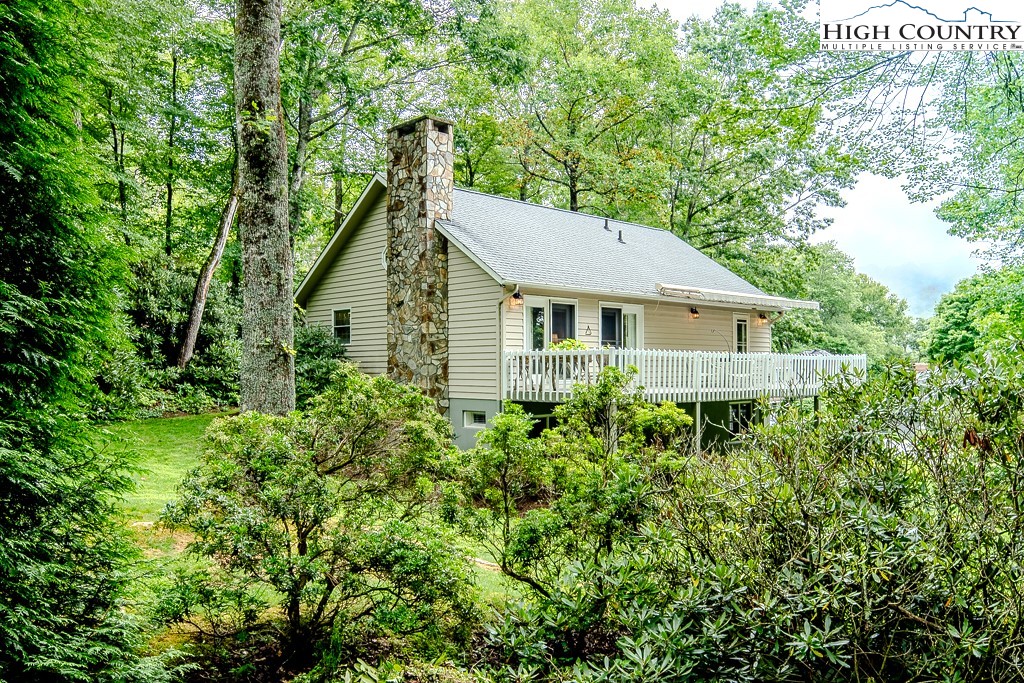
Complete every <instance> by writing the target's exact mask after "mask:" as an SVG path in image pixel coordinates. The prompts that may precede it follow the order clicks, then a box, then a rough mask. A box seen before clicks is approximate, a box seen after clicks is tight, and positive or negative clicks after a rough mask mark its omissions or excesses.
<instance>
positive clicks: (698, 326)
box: [505, 290, 772, 353]
mask: <svg viewBox="0 0 1024 683" xmlns="http://www.w3.org/2000/svg"><path fill="white" fill-rule="evenodd" d="M524 293H525V294H526V295H527V296H530V295H536V296H546V297H550V298H553V299H564V300H569V301H576V304H577V308H576V311H577V313H576V319H577V338H578V339H580V340H581V341H583V342H585V343H586V344H588V345H589V346H594V347H597V346H598V345H599V344H600V341H601V336H600V335H601V304H616V303H620V304H634V305H642V306H643V307H644V337H643V346H644V348H646V349H691V350H699V351H732V350H733V348H734V343H735V341H734V336H735V334H736V331H735V329H734V325H733V314H734V313H737V314H742V315H746V316H747V318H748V321H749V327H748V333H747V336H748V351H749V352H751V353H761V352H768V351H771V347H772V337H771V334H772V333H771V326H770V325H768V324H767V323H762V322H761V321H760V319H759V318H758V313H759V311H752V310H750V309H725V308H711V307H710V306H700V305H698V306H697V309H698V310H699V311H700V318H698V319H696V320H694V319H693V318H691V317H690V307H691V304H689V303H676V302H668V301H662V302H651V301H644V300H642V299H617V298H615V297H614V296H607V297H601V298H592V297H580V296H572V295H570V296H564V295H560V294H559V293H558V292H557V291H555V290H545V291H529V292H526V291H525V290H524ZM505 310H506V316H505V348H506V349H508V350H513V349H522V348H524V345H523V344H524V340H523V334H524V329H525V328H524V321H523V312H522V308H520V309H518V310H509V309H508V307H506V309H505ZM723 337H724V339H723Z"/></svg>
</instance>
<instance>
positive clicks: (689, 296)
mask: <svg viewBox="0 0 1024 683" xmlns="http://www.w3.org/2000/svg"><path fill="white" fill-rule="evenodd" d="M655 287H656V288H657V290H658V294H661V295H662V296H669V297H672V298H675V299H685V300H687V301H695V302H696V301H703V302H706V303H716V304H739V305H741V306H751V307H754V308H762V309H765V310H770V311H788V310H791V309H794V308H807V309H810V310H812V311H816V310H818V309H820V308H821V305H820V304H818V302H817V301H804V300H802V299H786V298H784V297H781V296H768V295H767V294H744V293H742V292H725V291H722V290H718V289H705V288H703V287H685V286H683V285H668V284H663V283H661V282H659V283H658V284H656V285H655Z"/></svg>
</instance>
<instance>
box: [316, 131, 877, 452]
mask: <svg viewBox="0 0 1024 683" xmlns="http://www.w3.org/2000/svg"><path fill="white" fill-rule="evenodd" d="M452 137H453V136H452V124H451V122H448V121H442V120H440V119H436V118H429V117H422V118H419V119H416V120H413V121H409V122H407V123H404V124H402V125H399V126H397V127H395V128H394V129H392V130H391V131H390V132H389V134H388V169H387V177H386V178H385V177H382V176H377V177H374V178H373V179H372V180H371V181H370V183H369V185H367V187H366V189H365V190H364V191H363V193H362V195H361V196H360V197H359V199H358V201H357V202H356V204H355V206H354V207H353V209H352V211H351V212H350V213H349V215H348V216H347V218H346V220H345V221H344V223H343V224H342V225H341V227H340V228H339V229H338V231H337V232H336V233H335V234H334V236H333V237H332V238H331V240H330V242H329V243H328V244H327V246H326V248H325V249H324V250H323V252H322V253H321V254H320V256H319V258H318V259H317V260H316V262H315V263H314V265H313V267H312V268H311V269H310V271H309V273H308V274H307V275H306V277H305V278H304V279H303V281H302V283H301V284H300V285H299V288H298V290H297V293H296V300H297V302H298V304H299V305H300V306H302V307H303V308H305V309H306V315H307V320H308V321H309V322H310V323H312V324H319V325H326V326H329V327H331V328H332V329H333V331H334V334H335V336H337V337H338V338H340V339H342V340H344V342H345V344H346V345H347V348H348V355H349V357H350V358H351V359H353V360H354V361H356V362H358V363H359V365H360V367H361V368H362V369H363V370H364V371H365V372H368V373H371V374H372V373H389V374H390V375H392V376H393V377H395V378H397V379H400V380H402V381H405V382H409V383H412V384H415V385H417V386H419V387H421V388H422V389H423V390H424V391H425V392H426V393H427V394H428V395H429V396H431V397H432V398H433V399H434V400H435V401H436V402H437V405H438V408H439V410H441V411H443V412H444V413H446V414H447V415H448V416H449V419H450V420H451V421H452V423H453V425H454V427H455V431H456V441H457V443H458V445H460V446H461V447H464V448H465V447H470V446H472V445H473V443H474V441H475V437H476V434H477V433H478V432H479V430H480V429H482V428H483V427H484V426H485V425H486V424H487V422H488V421H489V420H490V419H491V417H492V416H493V415H494V414H495V413H496V412H498V411H499V410H501V406H502V403H503V402H505V401H516V402H520V403H523V404H525V405H526V407H527V409H528V410H529V411H530V412H532V413H533V414H534V415H537V416H546V415H550V413H551V409H552V407H553V405H554V404H556V403H558V402H560V401H563V400H565V398H566V397H567V396H569V395H570V393H571V391H572V387H573V386H574V385H575V384H576V383H577V382H587V381H590V380H592V379H593V378H594V377H595V376H596V375H597V373H598V372H600V370H601V368H603V367H605V366H607V365H616V366H619V367H621V368H627V367H629V366H636V367H637V368H638V370H639V375H638V383H639V384H640V385H641V386H643V387H644V391H645V394H646V395H647V397H648V398H650V399H651V400H654V401H662V400H669V401H673V402H676V403H679V404H682V405H684V407H686V408H687V409H688V410H689V411H690V412H691V413H692V414H693V415H694V416H695V417H696V418H697V424H698V425H699V429H698V430H696V433H697V435H698V436H697V438H698V439H700V438H702V437H701V435H703V439H704V441H705V442H707V441H710V440H712V439H721V438H724V437H728V435H729V434H731V433H734V432H736V431H738V430H740V429H742V428H743V427H744V426H745V425H746V424H747V423H748V422H749V421H750V420H751V419H752V416H753V407H752V401H753V400H754V399H756V398H757V397H760V396H765V395H767V396H771V397H774V398H781V397H784V396H813V395H816V394H817V392H818V389H819V387H820V382H821V376H822V374H823V373H829V374H834V373H836V372H839V371H840V370H841V368H842V367H843V366H844V365H851V366H854V367H857V368H864V367H865V365H866V362H865V358H864V357H863V356H799V355H783V354H773V353H770V351H771V330H772V324H773V323H774V322H775V321H776V320H778V319H779V317H780V316H781V315H783V314H784V313H785V312H786V311H788V310H790V309H794V308H817V307H818V304H817V303H815V302H811V301H798V300H793V299H784V298H780V297H775V296H769V295H768V294H766V293H764V292H762V291H761V290H759V289H758V288H756V287H754V286H753V285H751V284H750V283H749V282H746V281H745V280H743V279H742V278H741V277H739V276H738V275H736V274H735V273H732V272H731V271H729V270H728V269H726V268H724V267H722V266H721V265H719V264H717V263H716V262H714V261H713V260H712V259H710V258H708V257H707V256H705V255H704V254H702V253H700V252H699V251H697V250H696V249H694V248H693V247H691V246H690V245H688V244H687V243H686V242H684V241H683V240H681V239H679V238H678V237H676V236H674V235H673V234H671V233H669V232H667V231H665V230H660V229H655V228H650V227H646V226H643V225H636V224H633V223H625V222H621V221H616V220H608V219H605V218H602V217H598V216H591V215H586V214H582V213H575V212H570V211H564V210H561V209H555V208H550V207H545V206H539V205H536V204H531V203H528V202H522V201H516V200H513V199H507V198H504V197H497V196H493V195H487V194H482V193H480V192H475V191H472V190H463V189H458V188H456V187H455V186H454V180H453V144H452ZM570 339H572V340H577V341H576V342H574V343H572V345H573V346H576V347H582V348H571V349H552V348H551V347H552V345H557V344H560V343H562V342H565V340H570Z"/></svg>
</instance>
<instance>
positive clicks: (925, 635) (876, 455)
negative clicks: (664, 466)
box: [480, 354, 1024, 681]
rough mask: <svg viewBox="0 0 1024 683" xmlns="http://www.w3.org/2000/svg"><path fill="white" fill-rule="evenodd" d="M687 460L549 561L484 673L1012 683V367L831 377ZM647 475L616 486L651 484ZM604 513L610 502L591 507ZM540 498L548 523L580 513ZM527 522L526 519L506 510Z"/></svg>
mask: <svg viewBox="0 0 1024 683" xmlns="http://www.w3.org/2000/svg"><path fill="white" fill-rule="evenodd" d="M825 400H826V408H825V409H824V410H823V411H822V412H820V413H818V414H811V413H808V412H807V411H806V410H804V409H801V408H800V406H798V405H793V406H780V407H778V408H777V409H775V410H774V411H773V412H774V420H773V421H772V424H771V425H770V426H761V427H757V428H755V429H753V430H752V432H751V433H750V434H749V435H748V436H747V437H746V439H745V441H744V443H743V444H742V445H741V446H740V447H739V448H738V449H737V450H736V451H735V452H733V453H731V454H730V455H728V456H725V457H719V456H710V455H700V456H697V455H694V456H691V457H689V458H686V459H685V460H683V461H680V462H678V463H677V467H676V468H675V469H674V475H673V477H672V478H671V479H663V480H662V484H661V486H664V487H667V490H668V492H669V493H668V495H666V497H664V498H660V499H659V501H660V503H659V509H658V514H656V515H649V516H647V519H646V521H645V522H644V523H643V524H641V525H640V526H638V527H636V528H635V531H634V533H633V534H631V535H629V536H622V537H620V538H619V540H618V542H617V544H616V546H615V548H614V551H613V552H609V553H607V554H604V555H600V556H596V557H593V558H592V559H588V558H586V557H580V556H574V555H571V554H569V553H567V552H565V551H560V553H559V554H560V556H561V557H562V558H564V559H563V561H562V563H561V564H560V566H559V569H558V572H557V574H556V576H555V580H553V581H550V582H548V583H547V584H546V590H544V591H535V592H533V593H531V594H530V596H529V599H527V600H525V601H524V602H522V603H520V604H515V605H511V606H510V607H509V608H508V609H507V610H506V611H505V612H504V613H503V614H502V615H501V616H500V617H499V618H498V619H497V620H496V621H495V622H494V623H493V624H492V625H491V626H490V627H489V631H488V636H487V645H486V647H485V648H484V649H483V650H482V651H481V653H480V654H481V656H482V657H483V658H484V660H485V661H486V662H487V663H488V665H489V669H490V670H491V671H492V672H493V673H494V674H495V676H496V677H497V678H499V679H500V680H517V681H523V680H548V681H554V680H573V681H630V680H632V681H676V680H748V681H765V680H769V681H772V680H774V681H802V680H822V681H847V680H858V679H859V680H874V681H934V680H948V681H1013V680H1019V678H1020V676H1021V675H1022V673H1024V668H1022V667H1024V664H1022V662H1021V660H1020V658H1019V657H1018V656H1017V654H1016V650H1017V644H1018V642H1019V633H1020V629H1021V628H1022V627H1024V600H1021V598H1020V594H1019V590H1018V587H1019V585H1020V582H1021V580H1022V578H1024V577H1022V576H1021V570H1020V567H1021V566H1022V564H1024V524H1022V522H1021V516H1020V514H1019V512H1018V511H1019V506H1020V503H1021V501H1022V500H1024V463H1022V456H1024V442H1022V440H1021V439H1020V434H1021V433H1022V431H1024V363H1022V362H1021V360H1020V355H1019V354H1007V355H1003V356H992V357H987V358H982V357H978V358H975V359H974V361H973V363H972V364H971V365H968V366H964V367H962V368H952V369H948V370H938V371H934V372H933V373H931V374H930V375H929V376H928V378H927V379H926V380H925V381H923V382H922V381H919V380H918V379H917V377H916V376H915V374H914V372H913V370H912V369H911V368H908V367H902V366H890V367H888V368H887V369H886V370H885V371H884V372H880V373H878V374H877V376H875V377H873V378H871V379H869V380H868V381H867V382H866V383H865V384H863V385H861V384H859V383H858V382H853V381H850V379H849V378H840V379H837V380H836V382H835V383H834V384H833V386H832V387H831V388H830V390H829V391H828V393H827V395H826V397H825ZM652 481H655V480H653V479H650V478H647V479H644V480H640V481H638V482H637V483H636V484H633V485H632V487H631V488H632V489H634V490H643V488H644V487H645V486H650V484H651V482H652ZM602 507H603V509H604V510H605V511H610V510H613V509H614V508H613V507H612V506H611V505H610V504H609V503H604V504H603V506H602ZM567 512H569V510H568V509H567V508H562V507H560V506H559V505H557V504H556V505H552V506H551V508H550V512H549V513H548V516H549V519H550V520H552V521H553V523H549V526H548V528H549V529H557V528H559V526H560V525H562V524H565V523H567V522H574V523H577V524H579V525H581V526H582V528H586V527H588V526H590V525H591V524H592V523H591V522H590V521H589V520H590V519H591V518H595V517H596V515H595V512H594V511H593V510H588V511H586V512H585V514H581V513H573V514H568V515H567ZM516 523H517V524H518V525H519V526H521V527H526V526H528V525H529V524H530V521H529V515H525V516H523V517H522V518H521V520H517V522H516Z"/></svg>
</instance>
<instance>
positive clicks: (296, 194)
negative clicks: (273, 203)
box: [288, 93, 313, 235]
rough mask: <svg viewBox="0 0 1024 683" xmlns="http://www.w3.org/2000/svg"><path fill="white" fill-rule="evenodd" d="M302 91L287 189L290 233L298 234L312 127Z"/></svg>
mask: <svg viewBox="0 0 1024 683" xmlns="http://www.w3.org/2000/svg"><path fill="white" fill-rule="evenodd" d="M306 98H307V95H306V94H305V93H303V95H302V96H301V97H299V120H298V126H297V131H296V140H295V162H294V163H293V164H292V174H291V187H290V188H289V190H288V199H289V207H288V223H289V225H290V226H291V234H292V235H295V234H298V231H299V227H300V220H301V218H302V215H301V211H300V209H301V208H302V207H301V206H299V202H300V197H301V193H302V185H303V182H304V181H305V180H306V161H307V157H308V156H309V134H310V130H311V129H312V127H313V107H312V106H311V105H310V103H309V101H307V99H306Z"/></svg>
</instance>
